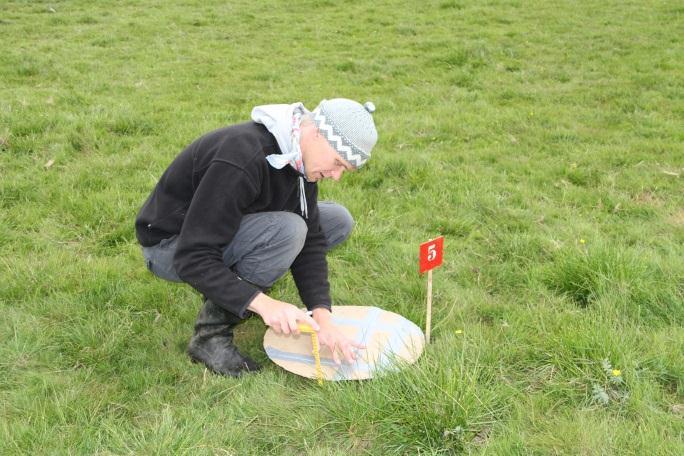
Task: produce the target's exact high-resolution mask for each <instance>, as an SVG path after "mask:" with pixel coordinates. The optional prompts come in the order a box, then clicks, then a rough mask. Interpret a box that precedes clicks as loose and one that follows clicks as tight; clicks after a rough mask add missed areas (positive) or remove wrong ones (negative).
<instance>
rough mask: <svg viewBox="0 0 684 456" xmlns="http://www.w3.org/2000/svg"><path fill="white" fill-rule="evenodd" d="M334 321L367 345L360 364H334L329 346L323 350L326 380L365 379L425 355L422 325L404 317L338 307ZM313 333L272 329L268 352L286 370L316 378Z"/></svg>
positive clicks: (376, 310)
mask: <svg viewBox="0 0 684 456" xmlns="http://www.w3.org/2000/svg"><path fill="white" fill-rule="evenodd" d="M332 320H333V322H334V323H335V325H336V326H337V327H339V328H340V330H341V331H342V332H344V333H345V334H346V335H347V336H348V337H349V338H350V339H352V340H353V341H355V342H359V343H361V344H364V345H366V347H367V348H366V349H364V350H359V351H358V354H357V358H356V361H355V362H354V363H353V364H347V363H346V362H345V361H344V360H343V357H342V356H340V359H342V360H343V361H342V365H341V366H339V367H338V366H337V365H336V364H335V361H333V358H332V353H331V352H330V349H329V348H328V347H321V352H320V357H321V368H322V371H323V378H324V379H326V380H363V379H367V378H372V377H373V375H374V374H376V373H379V372H381V371H383V370H387V369H396V368H397V367H398V366H399V365H401V364H412V363H414V362H415V361H416V360H417V359H418V357H420V355H421V353H422V352H423V346H424V344H425V336H424V335H423V332H422V331H421V330H420V328H419V327H418V326H416V325H415V324H414V323H413V322H411V321H409V320H407V319H406V318H404V317H402V316H401V315H398V314H395V313H393V312H388V311H386V310H382V309H379V308H377V307H365V306H335V307H334V308H333V314H332ZM312 349H313V347H312V345H311V335H310V334H300V335H288V336H285V335H283V334H276V333H275V331H273V330H272V329H271V328H269V329H268V330H267V331H266V334H264V350H266V354H267V355H268V357H269V358H271V360H272V361H273V362H274V363H276V364H277V365H279V366H280V367H282V368H283V369H285V370H287V371H289V372H292V373H294V374H297V375H301V376H303V377H308V378H316V366H315V363H314V357H313V351H312Z"/></svg>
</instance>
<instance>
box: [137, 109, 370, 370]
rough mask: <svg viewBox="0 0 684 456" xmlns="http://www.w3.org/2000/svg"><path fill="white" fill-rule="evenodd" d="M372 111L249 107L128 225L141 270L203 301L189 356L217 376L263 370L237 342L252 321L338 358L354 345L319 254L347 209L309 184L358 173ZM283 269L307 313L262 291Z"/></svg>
mask: <svg viewBox="0 0 684 456" xmlns="http://www.w3.org/2000/svg"><path fill="white" fill-rule="evenodd" d="M374 109H375V108H374V106H373V104H372V103H370V102H369V103H366V104H365V105H363V106H362V105H360V104H359V103H357V102H355V101H352V100H348V99H343V98H338V99H333V100H323V101H321V103H320V104H319V105H318V107H317V108H316V109H315V110H314V111H312V112H310V111H308V110H307V109H306V108H305V107H304V106H303V105H302V104H301V103H294V104H291V105H287V104H276V105H264V106H257V107H255V108H254V109H253V110H252V120H251V121H250V122H246V123H242V124H237V125H233V126H228V127H225V128H221V129H219V130H216V131H212V132H210V133H207V134H205V135H204V136H202V137H200V138H198V139H197V140H195V141H194V142H193V143H192V144H190V145H189V146H188V147H187V148H186V149H185V150H183V151H182V152H181V153H180V154H179V155H178V156H177V157H176V158H175V159H174V161H173V162H172V163H171V165H170V166H169V167H168V169H167V170H166V171H165V172H164V174H163V175H162V177H161V179H160V180H159V182H158V183H157V185H156V187H155V188H154V190H153V191H152V194H151V195H150V196H149V197H148V198H147V201H145V204H144V205H143V207H142V209H141V210H140V212H139V214H138V217H137V219H136V221H135V228H136V235H137V238H138V241H139V242H140V244H141V245H142V250H143V255H144V257H145V261H146V264H147V267H148V269H149V270H150V271H152V272H153V273H154V274H155V275H156V276H158V277H160V278H162V279H165V280H169V281H173V282H186V283H188V284H190V285H191V286H192V287H193V288H195V289H196V290H197V291H199V292H200V293H201V294H202V295H203V296H204V305H203V307H202V309H201V310H200V312H199V315H198V317H197V321H196V323H195V330H194V334H193V336H192V338H191V339H190V344H189V346H188V354H189V355H190V357H191V359H192V360H193V361H196V362H201V363H204V364H205V365H206V366H207V367H208V368H209V369H210V370H212V371H213V372H216V373H218V374H223V375H229V376H238V375H240V374H241V373H242V372H245V371H255V370H258V369H259V368H260V366H259V365H257V363H256V362H255V361H254V360H252V359H250V358H249V357H247V356H244V355H242V354H240V352H239V351H238V350H237V348H236V347H235V345H234V344H233V328H234V327H235V326H236V325H237V324H239V323H240V322H241V321H243V320H244V319H246V318H248V317H249V316H251V315H252V314H253V313H256V314H258V315H259V316H260V317H261V318H262V319H263V321H264V323H265V324H266V325H268V326H270V327H271V328H273V330H274V331H276V332H279V333H284V334H291V333H295V332H297V326H298V322H304V323H308V324H309V325H311V326H312V327H313V328H314V329H315V330H317V331H318V339H319V343H320V344H321V346H322V347H328V348H329V349H330V350H331V351H332V353H333V358H334V359H335V361H336V362H338V363H339V362H341V358H340V355H341V356H342V357H343V358H344V359H345V360H346V361H347V362H353V361H354V359H355V356H356V355H355V348H363V347H361V346H359V345H358V344H356V343H355V342H353V341H351V340H349V339H348V338H347V337H346V336H344V334H342V332H341V331H340V330H339V329H338V328H337V327H336V326H335V325H334V323H333V322H332V320H331V304H332V303H331V299H330V286H329V283H328V267H327V262H326V258H325V256H326V253H327V252H328V251H329V250H330V249H332V248H333V247H335V246H336V245H338V244H339V243H341V242H343V241H344V240H345V239H346V238H347V237H348V236H349V234H350V232H351V229H352V226H353V223H354V221H353V219H352V217H351V215H350V214H349V211H347V209H346V208H344V207H343V206H341V205H339V204H335V203H331V202H323V201H321V202H319V201H318V185H317V182H318V181H320V180H323V179H333V180H335V181H337V180H339V179H340V177H341V176H342V175H343V174H344V173H345V172H346V171H352V170H355V169H357V168H359V167H361V166H362V165H363V164H364V162H365V161H366V160H368V158H369V157H370V153H371V149H372V148H373V146H374V145H375V143H376V142H377V131H376V129H375V124H374V122H373V117H372V115H371V113H372V112H373V111H374ZM288 269H289V270H290V271H291V272H292V276H293V278H294V281H295V284H296V286H297V289H298V291H299V295H300V297H301V299H302V302H303V303H304V305H305V306H306V308H307V309H308V310H309V311H310V313H307V312H304V311H302V310H300V309H298V308H297V307H295V306H294V305H292V304H289V303H286V302H282V301H279V300H276V299H273V298H271V297H269V296H267V295H266V294H265V293H266V292H267V290H268V289H269V287H271V285H273V283H274V282H275V281H276V280H278V278H279V277H281V276H282V275H283V274H285V273H286V272H287V271H288Z"/></svg>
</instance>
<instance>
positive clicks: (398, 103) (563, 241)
mask: <svg viewBox="0 0 684 456" xmlns="http://www.w3.org/2000/svg"><path fill="white" fill-rule="evenodd" d="M683 24H684V8H682V6H681V5H680V4H678V3H677V2H674V1H670V2H668V1H654V2H612V1H611V2H598V1H584V2H570V1H567V2H564V1H537V2H520V1H511V2H503V1H487V2H478V1H425V2H415V3H412V2H401V1H394V2H392V1H374V2H369V1H354V2H333V1H322V2H321V1H307V2H274V1H271V2H255V1H251V2H247V1H231V2H226V1H222V2H213V1H212V2H209V1H201V2H200V1H186V2H162V1H148V2H142V1H133V0H130V1H125V2H85V1H52V2H26V1H5V2H3V3H2V5H0V36H1V37H2V38H1V39H0V176H1V178H0V248H1V249H0V312H2V318H0V341H1V342H0V453H2V454H19V453H26V454H40V453H48V454H60V453H69V454H70V453H86V454H93V453H100V454H128V453H137V454H193V455H194V454H235V455H238V454H240V455H241V454H314V455H324V454H343V455H348V454H383V455H384V454H411V455H413V454H453V453H459V452H465V453H475V454H479V453H482V454H638V455H642V454H660V455H664V454H673V455H674V454H682V453H684V418H683V416H682V404H684V330H683V329H682V325H683V324H684V191H683V189H684V146H683V144H684V128H683V127H682V118H684V78H682V75H683V74H684V63H683V62H684V48H683V47H682V42H681V31H682V25H683ZM338 96H344V97H349V98H354V99H357V100H359V101H361V102H364V101H366V100H372V101H374V102H375V104H376V106H377V108H378V109H377V112H376V115H375V119H376V123H377V126H378V130H379V133H380V142H379V143H378V146H377V148H376V149H375V151H374V156H373V159H372V160H371V161H370V162H369V164H368V165H367V168H365V169H363V170H362V171H361V172H358V173H354V174H352V175H348V176H345V178H344V179H343V180H342V181H341V182H339V183H324V184H323V185H322V188H321V194H322V197H323V198H324V199H333V200H336V201H339V202H341V203H343V204H345V205H346V206H347V207H348V208H349V209H350V211H351V212H352V214H353V215H354V217H355V218H356V221H357V225H356V230H355V232H354V234H353V236H352V237H351V239H350V240H349V241H348V242H347V243H346V244H345V245H343V246H341V247H340V248H339V249H337V250H336V251H334V252H333V253H332V254H331V255H330V256H329V263H330V270H331V283H332V293H333V299H334V301H335V303H337V304H340V305H358V304H362V305H375V306H379V307H382V308H385V309H388V310H391V311H394V312H399V313H401V314H402V315H405V316H406V317H407V318H410V319H411V320H413V321H414V322H416V323H417V324H418V325H421V326H422V325H424V323H425V315H424V293H425V279H424V278H422V277H419V276H418V274H417V258H416V257H417V247H418V244H419V243H420V242H423V241H425V240H426V239H428V238H430V237H434V236H435V235H438V234H440V233H442V234H444V236H445V238H446V254H445V264H444V266H443V267H442V268H441V269H439V270H437V271H436V272H435V274H434V280H435V285H434V290H435V298H434V305H433V307H434V313H433V325H434V332H433V343H432V344H431V345H430V346H429V347H428V348H427V350H426V351H425V353H424V355H423V356H422V358H421V359H420V361H419V362H418V363H417V364H416V365H414V366H413V367H411V368H409V369H406V370H405V371H403V372H401V373H399V374H391V375H388V376H387V377H384V378H381V379H376V380H373V381H369V382H360V383H340V384H332V383H329V384H325V385H324V386H323V387H318V386H317V385H316V383H315V382H311V381H309V380H305V379H302V378H298V377H295V376H293V375H290V374H287V373H285V372H284V371H282V370H281V369H279V368H278V367H276V366H275V365H273V364H272V363H270V362H269V361H268V360H267V359H266V358H265V355H264V353H263V350H262V348H261V340H262V335H263V332H264V327H263V325H262V324H260V323H259V322H258V321H250V322H248V323H247V324H246V325H244V326H242V327H241V329H240V331H239V332H238V336H237V337H238V339H239V341H238V344H239V346H241V347H243V348H244V350H245V351H246V352H247V353H249V354H250V355H252V356H254V357H255V358H257V359H258V360H259V361H261V362H264V363H265V364H266V369H265V371H264V372H263V373H260V374H258V375H250V376H246V377H243V378H241V379H230V378H220V377H216V376H213V375H207V374H206V372H205V371H204V370H203V369H202V368H201V367H199V366H197V365H193V364H191V363H190V362H189V360H188V358H187V357H186V355H185V353H184V350H185V346H186V343H187V340H188V338H189V336H190V334H191V331H192V323H193V321H194V317H195V315H196V312H197V310H198V308H199V305H200V297H199V295H198V294H197V293H196V292H194V291H193V290H192V289H191V288H189V287H188V286H183V285H175V284H169V283H164V282H163V281H161V280H158V279H155V278H153V277H152V276H151V274H149V273H148V272H147V271H146V269H145V267H144V265H143V262H142V259H141V255H140V252H139V248H138V246H137V244H136V241H135V236H134V231H133V220H134V217H135V214H136V213H137V210H138V209H139V207H140V206H141V204H142V202H143V201H144V199H145V198H146V196H147V195H148V193H149V192H150V190H151V189H152V187H153V185H154V184H155V182H156V179H157V178H158V177H159V176H160V175H161V173H162V172H163V170H164V169H165V167H166V166H167V165H168V164H169V162H170V161H171V160H172V159H173V157H174V156H175V155H176V154H177V153H178V152H179V151H180V150H181V149H182V147H184V146H185V145H186V144H188V143H189V142H190V141H192V140H193V139H194V138H196V137H197V136H199V135H201V134H202V133H204V132H206V131H209V130H211V129H214V128H216V127H219V126H222V125H225V124H229V123H233V122H238V121H243V120H246V119H247V118H248V116H249V112H250V110H251V108H252V107H253V106H255V105H257V104H264V103H272V102H294V101H303V102H304V103H305V104H306V105H307V106H308V107H309V108H313V107H315V105H316V104H317V102H318V101H319V100H321V99H323V98H333V97H338ZM48 162H50V163H51V165H50V166H46V165H47V164H48ZM272 295H273V296H275V297H276V298H278V299H282V300H288V301H290V302H294V303H299V300H298V298H297V293H296V290H295V288H294V285H293V283H292V280H291V279H290V278H287V279H284V280H283V281H282V283H279V284H278V285H277V286H276V288H275V289H274V290H273V292H272ZM459 330H460V331H462V332H459ZM612 369H619V370H620V371H621V375H620V381H616V379H615V378H614V377H613V375H612V373H611V371H612Z"/></svg>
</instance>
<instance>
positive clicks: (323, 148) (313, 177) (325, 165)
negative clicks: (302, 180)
mask: <svg viewBox="0 0 684 456" xmlns="http://www.w3.org/2000/svg"><path fill="white" fill-rule="evenodd" d="M300 145H301V148H302V160H304V170H305V171H306V179H307V180H308V181H309V182H318V181H320V180H323V179H333V180H336V181H337V180H340V177H342V174H344V172H345V171H353V170H354V167H353V166H352V165H351V164H350V163H349V162H348V161H346V160H345V159H343V158H342V157H341V156H340V155H339V154H338V153H337V151H335V149H333V148H332V146H331V145H330V144H329V143H328V141H327V140H326V139H325V137H324V136H323V135H322V134H321V133H320V132H319V131H318V128H316V126H315V125H312V124H309V125H306V126H305V127H303V128H302V133H301V141H300Z"/></svg>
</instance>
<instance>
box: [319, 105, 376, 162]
mask: <svg viewBox="0 0 684 456" xmlns="http://www.w3.org/2000/svg"><path fill="white" fill-rule="evenodd" d="M373 111H375V105H374V104H373V103H371V102H370V101H368V102H366V103H365V104H364V105H363V106H362V105H361V104H359V103H357V102H356V101H354V100H348V99H346V98H334V99H332V100H323V101H321V102H320V103H319V105H318V106H317V107H316V109H314V110H313V112H312V114H313V120H314V123H315V124H316V127H318V130H319V131H320V132H321V133H322V134H323V136H325V138H326V139H327V140H328V143H330V145H331V146H332V148H333V149H335V150H336V151H337V153H338V154H340V156H341V157H342V158H344V159H345V160H347V161H348V162H349V163H351V164H352V165H353V166H354V167H355V168H360V167H361V165H363V164H364V163H365V162H366V160H368V159H369V158H370V153H371V149H373V146H375V143H376V142H378V132H377V131H376V129H375V123H374V122H373V116H372V115H371V113H372V112H373Z"/></svg>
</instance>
